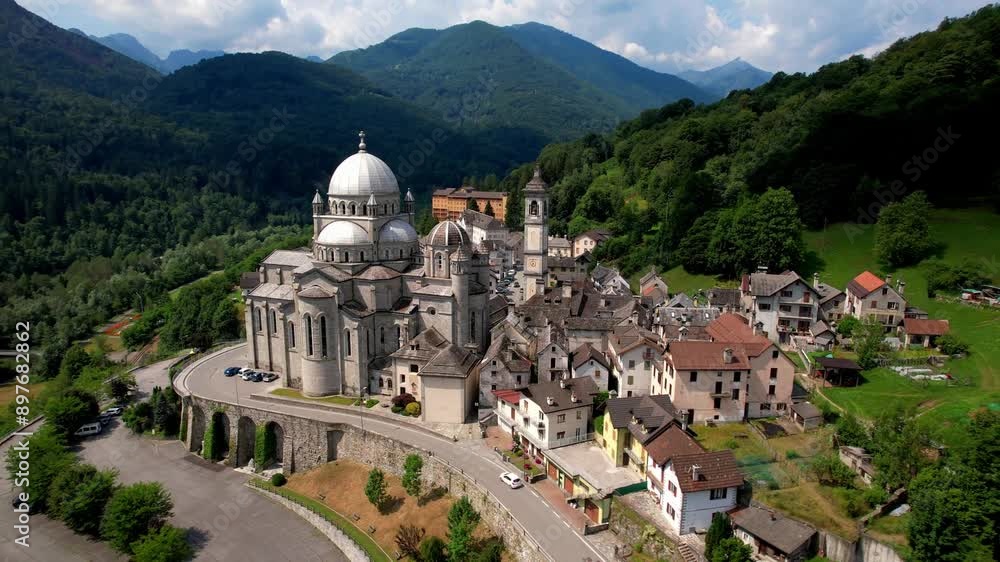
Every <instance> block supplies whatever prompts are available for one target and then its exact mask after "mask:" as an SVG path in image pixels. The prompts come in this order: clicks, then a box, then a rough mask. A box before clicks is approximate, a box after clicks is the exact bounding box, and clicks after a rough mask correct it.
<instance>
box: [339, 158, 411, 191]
mask: <svg viewBox="0 0 1000 562" xmlns="http://www.w3.org/2000/svg"><path fill="white" fill-rule="evenodd" d="M371 194H374V195H393V196H395V197H399V184H398V183H397V182H396V176H395V174H393V173H392V170H391V169H390V168H389V165H388V164H386V163H385V162H383V161H382V160H380V159H379V158H378V157H377V156H373V155H371V154H369V153H368V152H365V151H363V150H362V151H361V152H359V153H357V154H355V155H353V156H351V157H350V158H348V159H347V160H344V162H343V163H342V164H341V165H340V166H337V170H336V171H335V172H333V177H332V178H330V190H329V196H330V197H337V196H341V197H358V196H365V197H367V196H368V195H371Z"/></svg>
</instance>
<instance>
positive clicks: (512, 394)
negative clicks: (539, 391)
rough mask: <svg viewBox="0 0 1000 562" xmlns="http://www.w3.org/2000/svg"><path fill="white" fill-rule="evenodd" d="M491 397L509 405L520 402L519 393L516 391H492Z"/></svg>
mask: <svg viewBox="0 0 1000 562" xmlns="http://www.w3.org/2000/svg"><path fill="white" fill-rule="evenodd" d="M493 395H494V396H496V397H497V398H499V399H500V400H503V401H504V402H507V403H509V404H519V403H520V402H521V393H520V392H518V391H516V390H494V391H493Z"/></svg>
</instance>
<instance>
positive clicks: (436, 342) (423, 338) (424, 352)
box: [391, 327, 448, 361]
mask: <svg viewBox="0 0 1000 562" xmlns="http://www.w3.org/2000/svg"><path fill="white" fill-rule="evenodd" d="M446 345H448V340H447V339H446V338H445V337H444V336H442V335H441V332H439V331H437V329H436V328H433V327H431V328H427V329H426V330H424V331H423V332H420V333H419V334H417V336H416V337H414V338H413V339H411V340H410V341H408V342H406V344H404V345H403V346H402V347H400V348H399V349H397V350H396V351H394V352H392V354H391V356H392V357H396V358H398V359H418V360H422V361H429V360H431V359H433V358H434V356H435V355H437V354H438V353H439V352H440V351H441V349H442V348H444V347H445V346H446Z"/></svg>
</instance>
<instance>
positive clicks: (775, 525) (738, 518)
mask: <svg viewBox="0 0 1000 562" xmlns="http://www.w3.org/2000/svg"><path fill="white" fill-rule="evenodd" d="M729 518H730V520H732V522H733V525H735V526H737V527H739V528H741V529H743V530H745V531H747V532H748V533H750V534H751V535H753V536H755V537H757V538H759V539H760V540H762V541H764V542H766V543H767V544H769V545H771V546H773V547H775V548H777V549H778V550H780V551H781V552H782V553H784V554H791V553H792V552H795V551H796V550H798V549H799V548H800V547H801V546H802V545H803V544H805V543H807V542H809V541H810V540H811V539H812V537H813V535H815V534H816V530H815V529H813V528H812V527H810V526H808V525H806V524H805V523H800V522H798V521H796V520H794V519H789V518H788V517H785V516H783V515H781V514H780V513H776V512H774V511H770V510H766V509H760V508H758V507H745V508H743V509H740V510H737V511H733V512H730V513H729Z"/></svg>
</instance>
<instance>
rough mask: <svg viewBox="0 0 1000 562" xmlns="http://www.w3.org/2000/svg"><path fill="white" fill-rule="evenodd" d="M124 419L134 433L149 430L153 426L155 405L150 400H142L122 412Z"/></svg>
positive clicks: (126, 425)
mask: <svg viewBox="0 0 1000 562" xmlns="http://www.w3.org/2000/svg"><path fill="white" fill-rule="evenodd" d="M122 421H123V422H124V423H125V427H127V428H129V429H131V430H132V432H133V433H145V432H146V431H149V430H150V429H152V428H153V405H152V404H150V403H149V402H140V403H138V404H136V405H134V406H131V407H129V408H128V409H126V410H125V413H123V414H122Z"/></svg>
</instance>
